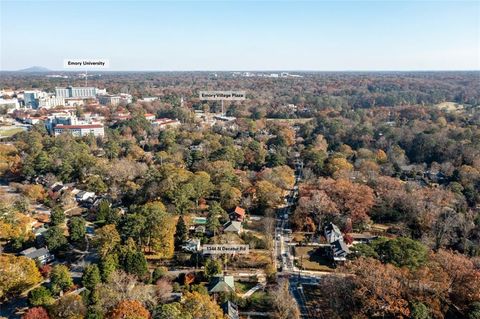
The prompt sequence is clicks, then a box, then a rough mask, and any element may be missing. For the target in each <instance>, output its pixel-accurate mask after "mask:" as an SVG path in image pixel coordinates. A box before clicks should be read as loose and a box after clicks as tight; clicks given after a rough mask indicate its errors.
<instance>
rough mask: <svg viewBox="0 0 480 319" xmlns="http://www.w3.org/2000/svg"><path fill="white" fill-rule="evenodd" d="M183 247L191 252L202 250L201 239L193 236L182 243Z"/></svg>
mask: <svg viewBox="0 0 480 319" xmlns="http://www.w3.org/2000/svg"><path fill="white" fill-rule="evenodd" d="M182 249H183V250H185V251H188V252H191V253H194V252H196V251H199V250H200V239H198V238H192V239H189V240H187V241H185V242H184V243H183V245H182Z"/></svg>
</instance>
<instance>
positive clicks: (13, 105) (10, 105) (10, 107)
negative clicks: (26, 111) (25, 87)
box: [0, 99, 20, 113]
mask: <svg viewBox="0 0 480 319" xmlns="http://www.w3.org/2000/svg"><path fill="white" fill-rule="evenodd" d="M19 108H20V103H18V100H17V99H0V110H6V111H7V113H12V112H13V111H14V110H17V109H19Z"/></svg>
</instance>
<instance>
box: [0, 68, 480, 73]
mask: <svg viewBox="0 0 480 319" xmlns="http://www.w3.org/2000/svg"><path fill="white" fill-rule="evenodd" d="M29 68H30V67H29ZM29 68H25V69H17V70H0V72H11V73H52V72H62V73H85V72H92V73H108V72H303V73H313V72H478V71H480V68H478V69H351V70H348V69H345V70H341V69H338V70H314V69H299V70H294V69H292V70H288V69H271V70H268V69H264V70H262V69H258V70H254V69H251V70H234V69H232V70H213V69H212V70H208V69H205V70H50V69H48V70H40V71H28V69H29Z"/></svg>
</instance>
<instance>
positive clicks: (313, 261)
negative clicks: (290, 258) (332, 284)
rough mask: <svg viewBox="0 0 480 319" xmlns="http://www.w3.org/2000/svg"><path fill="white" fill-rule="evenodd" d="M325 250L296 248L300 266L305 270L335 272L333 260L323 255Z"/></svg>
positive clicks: (319, 248)
mask: <svg viewBox="0 0 480 319" xmlns="http://www.w3.org/2000/svg"><path fill="white" fill-rule="evenodd" d="M323 248H324V247H301V246H295V257H297V262H298V266H299V267H300V268H302V269H305V270H316V271H333V268H332V262H331V260H330V259H328V258H326V257H324V256H323V254H322V249H323Z"/></svg>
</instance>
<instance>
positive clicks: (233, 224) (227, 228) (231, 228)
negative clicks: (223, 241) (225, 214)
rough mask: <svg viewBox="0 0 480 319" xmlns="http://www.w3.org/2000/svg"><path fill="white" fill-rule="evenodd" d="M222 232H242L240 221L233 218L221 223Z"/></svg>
mask: <svg viewBox="0 0 480 319" xmlns="http://www.w3.org/2000/svg"><path fill="white" fill-rule="evenodd" d="M223 232H224V233H237V234H240V233H241V232H242V223H241V222H239V221H234V220H231V221H228V222H226V223H225V224H224V225H223Z"/></svg>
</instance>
